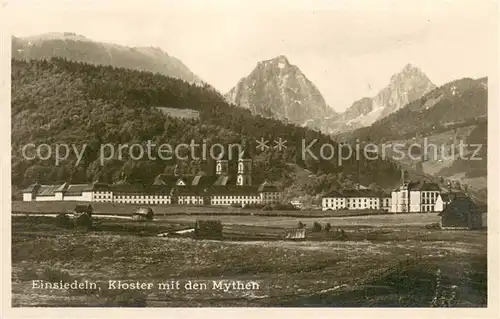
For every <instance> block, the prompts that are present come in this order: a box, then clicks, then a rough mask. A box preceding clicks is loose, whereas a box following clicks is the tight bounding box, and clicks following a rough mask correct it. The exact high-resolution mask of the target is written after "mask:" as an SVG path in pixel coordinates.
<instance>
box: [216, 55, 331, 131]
mask: <svg viewBox="0 0 500 319" xmlns="http://www.w3.org/2000/svg"><path fill="white" fill-rule="evenodd" d="M225 97H226V99H227V100H228V102H230V103H233V104H236V105H238V106H240V107H243V108H246V109H249V110H250V111H251V112H252V113H253V114H258V115H261V116H264V117H269V118H275V119H279V120H281V121H284V122H288V123H292V124H296V125H303V124H305V123H307V122H308V121H310V120H314V119H325V118H326V117H329V116H332V115H333V114H334V113H335V112H334V111H333V110H332V109H331V108H330V107H329V106H328V105H327V104H326V102H325V100H324V98H323V96H322V95H321V93H320V92H319V90H318V88H317V87H316V86H315V85H314V84H313V83H312V82H311V81H310V80H309V79H308V78H307V77H306V76H305V75H304V74H303V73H302V72H301V71H300V69H299V68H298V67H297V66H295V65H292V64H290V62H289V61H288V59H287V58H286V57H285V56H283V55H281V56H278V57H276V58H273V59H270V60H265V61H260V62H258V63H257V66H256V67H255V69H254V70H253V71H252V72H251V73H250V74H249V75H248V76H246V77H244V78H242V79H241V80H240V81H239V82H238V83H237V84H236V86H235V87H233V88H232V89H231V90H230V91H229V92H228V93H227V94H226V95H225Z"/></svg>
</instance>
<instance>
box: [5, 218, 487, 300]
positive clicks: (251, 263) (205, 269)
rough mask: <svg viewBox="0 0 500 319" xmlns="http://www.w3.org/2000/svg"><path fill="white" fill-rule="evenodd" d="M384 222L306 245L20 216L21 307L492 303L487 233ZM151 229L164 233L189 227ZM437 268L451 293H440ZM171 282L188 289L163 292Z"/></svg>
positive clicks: (17, 294)
mask: <svg viewBox="0 0 500 319" xmlns="http://www.w3.org/2000/svg"><path fill="white" fill-rule="evenodd" d="M223 217H226V216H223ZM232 217H233V218H236V217H234V216H232ZM248 217H251V216H239V217H238V218H239V219H245V218H248ZM380 217H381V216H371V217H366V218H365V222H364V223H365V224H367V225H366V226H358V225H357V224H356V223H354V224H352V223H351V224H350V225H351V227H348V228H346V233H347V240H342V241H339V240H321V241H316V240H315V241H311V240H312V239H313V238H314V236H318V235H317V234H316V235H315V234H313V233H310V235H311V240H306V241H301V242H292V241H282V240H274V241H270V240H267V241H266V240H261V241H227V240H223V241H213V240H193V239H188V238H159V237H152V236H137V232H135V231H134V230H132V229H133V227H134V226H133V225H136V226H135V227H145V225H147V224H146V223H137V222H136V223H133V222H131V221H120V220H116V221H114V223H115V224H114V225H116V224H121V225H124V226H123V227H122V229H114V228H112V227H110V226H109V225H108V226H106V227H105V225H106V223H111V221H103V222H102V224H101V226H100V227H101V228H99V227H97V229H96V230H94V231H91V232H83V231H79V230H74V229H61V228H58V227H56V226H55V225H54V224H53V223H51V222H50V221H51V219H50V218H49V217H13V225H12V227H13V229H12V230H13V231H12V233H13V236H12V241H13V242H12V266H13V271H12V274H13V288H12V289H13V291H12V293H13V296H12V298H13V306H117V305H118V306H150V307H155V306H184V307H192V306H423V307H428V306H430V304H431V301H432V299H433V297H434V296H435V295H436V294H441V295H443V296H445V297H446V296H448V297H446V298H448V299H450V298H451V297H449V290H450V287H451V286H452V285H456V286H457V288H456V297H455V298H452V300H451V303H452V305H454V306H463V307H471V306H472V307H474V306H476V307H477V306H485V305H486V232H482V231H443V230H434V229H426V228H425V227H421V226H418V225H416V226H413V227H404V226H397V227H394V226H389V224H388V223H389V222H387V220H386V221H385V223H386V224H385V226H383V227H375V226H373V225H368V224H369V220H370V219H374V220H375V221H376V223H382V222H384V221H380V220H378V218H380ZM394 217H396V216H394ZM418 217H419V216H416V215H414V217H413V218H415V220H417V219H418ZM269 218H271V217H267V218H260V219H261V220H263V219H264V220H265V219H269ZM351 218H355V219H357V220H360V219H363V218H361V217H351ZM351 218H348V219H351ZM420 218H422V216H420ZM234 223H235V225H238V224H240V223H239V222H238V220H234ZM254 223H256V222H255V221H254ZM311 223H312V222H311ZM391 223H393V225H394V224H395V223H396V221H395V220H391ZM148 224H149V225H150V227H156V228H154V231H157V232H160V231H165V230H167V229H177V228H183V227H186V225H189V223H188V224H183V223H182V222H177V223H174V222H172V221H158V222H152V223H148ZM275 224H277V225H278V226H273V228H269V227H268V228H267V230H268V231H269V232H273V231H279V228H280V227H284V226H282V225H286V223H285V221H284V220H282V221H280V222H278V223H275ZM141 225H142V226H141ZM231 227H238V226H231ZM240 227H241V228H240V230H242V229H243V230H244V229H247V228H251V227H250V226H240ZM253 227H261V228H266V227H262V226H256V225H253ZM283 229H284V228H283ZM153 233H154V232H153ZM437 269H439V270H440V271H441V282H442V287H437V288H436V287H435V281H436V270H437ZM32 280H45V281H59V280H65V281H72V280H78V281H84V280H88V281H91V282H96V283H97V284H98V287H100V290H92V291H87V290H70V291H67V290H60V289H54V290H44V289H33V287H32ZM108 280H124V281H129V282H131V281H141V282H151V283H154V286H153V289H151V290H146V291H144V290H140V291H131V290H111V289H108ZM172 280H174V281H179V282H180V283H181V288H180V289H169V290H165V289H159V288H158V286H157V285H156V284H157V283H159V282H167V281H172ZM190 280H191V281H196V282H199V283H206V284H207V287H208V289H206V290H186V289H184V288H183V287H184V286H183V285H184V284H185V283H187V282H188V281H190ZM219 280H225V282H229V281H232V280H235V281H236V280H239V281H244V282H254V283H257V285H258V286H259V287H258V289H254V290H251V291H249V290H237V289H230V290H228V291H223V290H221V289H218V288H214V287H213V286H212V281H219ZM443 298H444V297H443ZM446 298H445V299H446Z"/></svg>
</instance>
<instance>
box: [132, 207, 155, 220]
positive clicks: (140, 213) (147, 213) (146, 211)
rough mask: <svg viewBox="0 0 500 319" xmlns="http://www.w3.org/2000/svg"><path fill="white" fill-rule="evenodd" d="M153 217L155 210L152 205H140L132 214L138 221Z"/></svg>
mask: <svg viewBox="0 0 500 319" xmlns="http://www.w3.org/2000/svg"><path fill="white" fill-rule="evenodd" d="M153 218H154V211H153V209H152V208H151V207H140V208H138V209H137V210H136V211H135V212H134V213H133V214H132V219H134V220H137V221H151V220H153Z"/></svg>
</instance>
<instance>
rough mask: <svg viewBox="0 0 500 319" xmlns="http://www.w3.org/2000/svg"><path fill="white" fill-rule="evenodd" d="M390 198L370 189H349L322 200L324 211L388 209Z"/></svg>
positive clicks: (326, 196)
mask: <svg viewBox="0 0 500 319" xmlns="http://www.w3.org/2000/svg"><path fill="white" fill-rule="evenodd" d="M389 205H390V198H389V196H388V195H387V194H384V193H380V192H377V191H374V190H370V189H348V190H343V191H340V192H331V193H328V194H327V195H325V196H324V197H323V198H322V202H321V206H322V210H324V211H325V210H338V209H355V210H361V209H374V210H378V209H388V207H389Z"/></svg>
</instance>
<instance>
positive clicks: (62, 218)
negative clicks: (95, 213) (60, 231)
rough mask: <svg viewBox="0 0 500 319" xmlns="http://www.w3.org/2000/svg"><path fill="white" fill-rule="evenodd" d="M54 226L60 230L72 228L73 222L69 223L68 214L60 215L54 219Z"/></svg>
mask: <svg viewBox="0 0 500 319" xmlns="http://www.w3.org/2000/svg"><path fill="white" fill-rule="evenodd" d="M54 218H55V219H56V225H57V226H58V227H62V228H72V227H73V222H72V221H71V218H69V216H68V214H66V213H60V214H58V215H57V216H56V217H54Z"/></svg>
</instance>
